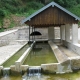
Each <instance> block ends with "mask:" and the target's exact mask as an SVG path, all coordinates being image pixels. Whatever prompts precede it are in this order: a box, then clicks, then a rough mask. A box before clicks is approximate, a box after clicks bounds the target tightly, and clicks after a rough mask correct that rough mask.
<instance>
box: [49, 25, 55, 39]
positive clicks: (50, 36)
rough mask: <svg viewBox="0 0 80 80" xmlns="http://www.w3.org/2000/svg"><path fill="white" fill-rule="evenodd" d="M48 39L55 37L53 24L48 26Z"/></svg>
mask: <svg viewBox="0 0 80 80" xmlns="http://www.w3.org/2000/svg"><path fill="white" fill-rule="evenodd" d="M48 39H49V40H51V39H55V31H54V27H53V26H52V27H49V28H48Z"/></svg>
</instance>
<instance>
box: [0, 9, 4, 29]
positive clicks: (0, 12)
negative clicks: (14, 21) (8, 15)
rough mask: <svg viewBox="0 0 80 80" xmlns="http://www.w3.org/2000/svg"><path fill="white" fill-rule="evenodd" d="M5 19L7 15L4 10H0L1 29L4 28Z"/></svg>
mask: <svg viewBox="0 0 80 80" xmlns="http://www.w3.org/2000/svg"><path fill="white" fill-rule="evenodd" d="M4 17H5V13H4V11H3V10H2V9H0V24H1V28H3V20H4Z"/></svg>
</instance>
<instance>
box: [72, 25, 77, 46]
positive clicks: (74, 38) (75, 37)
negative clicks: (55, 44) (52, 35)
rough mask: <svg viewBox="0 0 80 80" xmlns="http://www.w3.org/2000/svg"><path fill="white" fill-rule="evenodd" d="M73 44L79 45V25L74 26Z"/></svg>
mask: <svg viewBox="0 0 80 80" xmlns="http://www.w3.org/2000/svg"><path fill="white" fill-rule="evenodd" d="M72 43H73V44H75V43H78V24H72Z"/></svg>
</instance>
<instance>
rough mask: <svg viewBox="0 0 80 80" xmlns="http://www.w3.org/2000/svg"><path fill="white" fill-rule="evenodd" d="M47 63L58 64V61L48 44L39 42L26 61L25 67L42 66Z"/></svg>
mask: <svg viewBox="0 0 80 80" xmlns="http://www.w3.org/2000/svg"><path fill="white" fill-rule="evenodd" d="M47 63H57V59H56V57H55V55H54V53H53V51H52V50H51V47H50V45H49V44H48V42H37V43H36V44H35V46H34V47H33V49H32V51H31V52H30V53H29V55H28V57H27V58H26V60H25V61H24V65H29V66H40V65H41V64H47Z"/></svg>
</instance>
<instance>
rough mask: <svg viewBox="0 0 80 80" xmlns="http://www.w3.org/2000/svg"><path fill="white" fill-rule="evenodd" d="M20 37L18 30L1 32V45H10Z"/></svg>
mask: <svg viewBox="0 0 80 80" xmlns="http://www.w3.org/2000/svg"><path fill="white" fill-rule="evenodd" d="M17 39H18V30H12V31H7V32H3V33H0V46H5V45H8V44H9V43H10V42H11V41H14V40H17Z"/></svg>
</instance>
